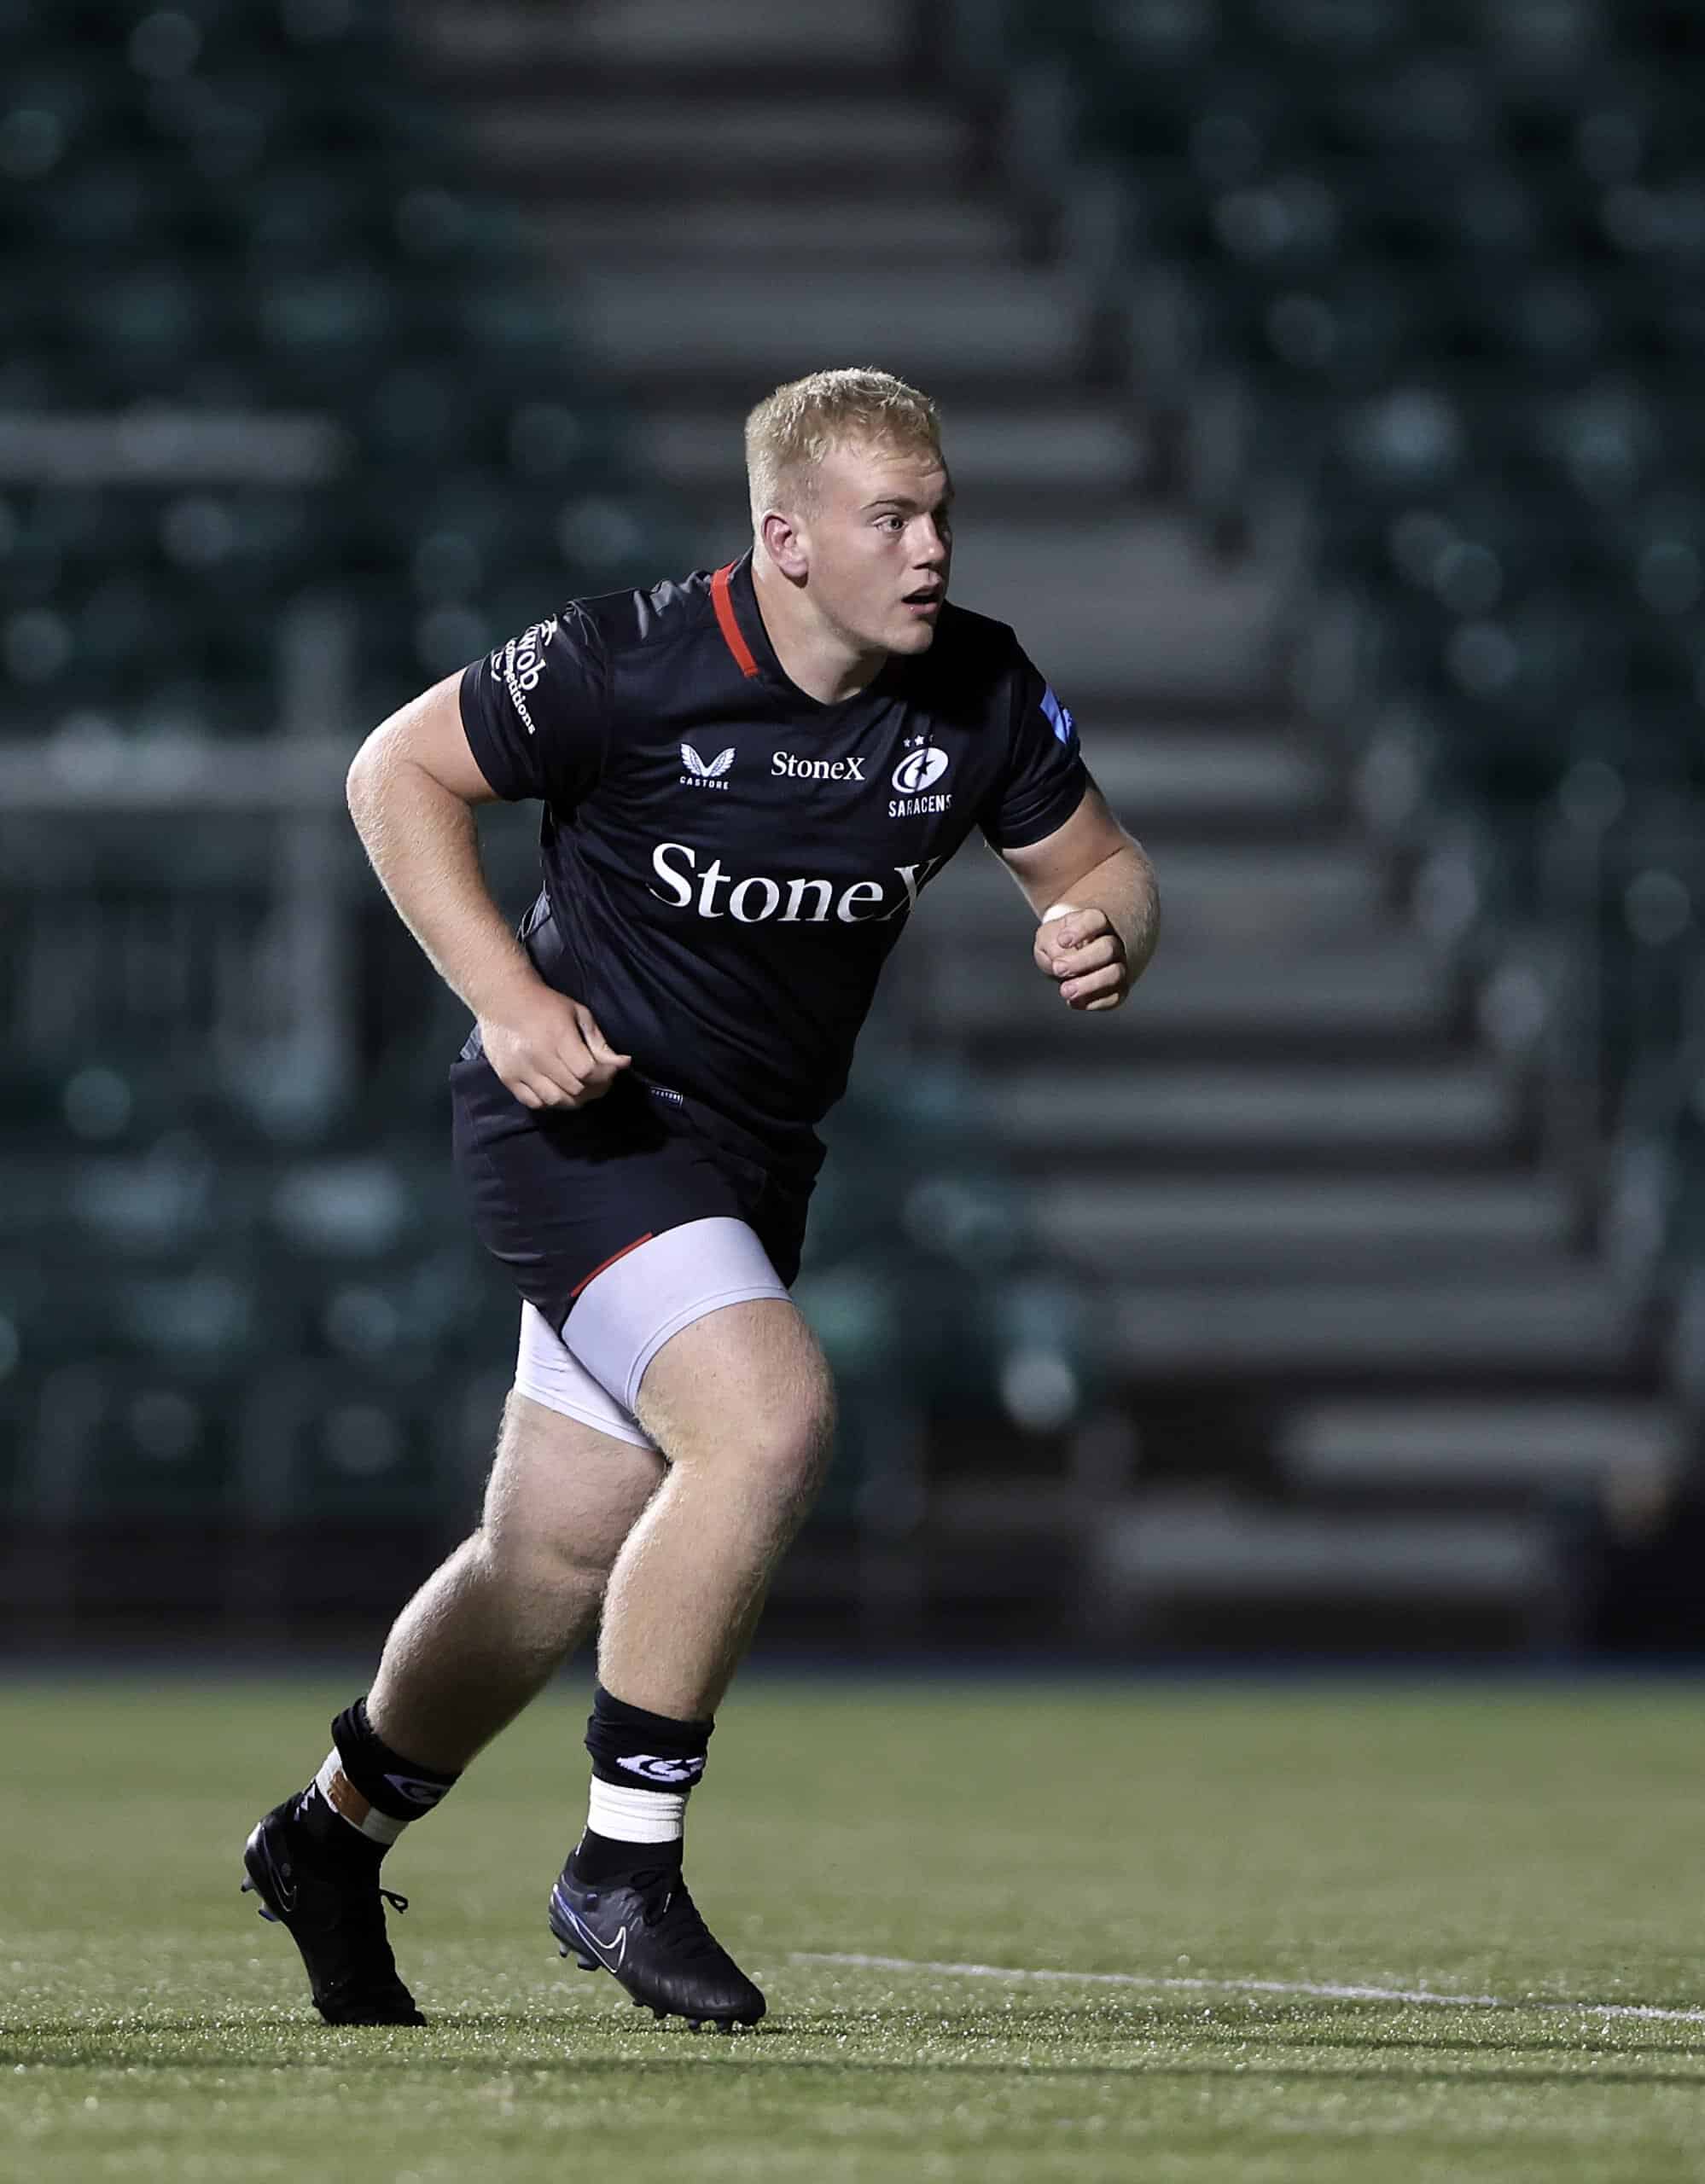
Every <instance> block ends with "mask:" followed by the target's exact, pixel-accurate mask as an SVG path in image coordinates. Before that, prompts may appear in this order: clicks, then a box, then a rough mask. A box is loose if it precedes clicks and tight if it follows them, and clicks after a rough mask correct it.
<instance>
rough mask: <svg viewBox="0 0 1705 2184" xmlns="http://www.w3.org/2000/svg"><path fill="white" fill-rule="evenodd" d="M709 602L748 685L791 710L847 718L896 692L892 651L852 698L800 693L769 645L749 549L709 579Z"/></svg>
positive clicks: (895, 663)
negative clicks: (827, 699)
mask: <svg viewBox="0 0 1705 2184" xmlns="http://www.w3.org/2000/svg"><path fill="white" fill-rule="evenodd" d="M711 604H712V605H713V607H714V608H715V610H716V619H717V625H718V627H719V629H720V630H721V631H722V639H723V642H724V644H725V645H726V646H727V647H728V650H729V653H730V658H731V659H733V661H734V664H735V665H736V667H738V668H739V670H740V671H741V673H742V675H743V676H745V677H747V678H748V681H754V682H761V683H765V684H766V685H767V686H768V688H770V689H771V692H772V693H773V694H776V695H777V696H778V697H780V698H782V699H783V700H784V701H785V703H786V705H787V706H788V711H789V712H800V713H806V714H823V715H830V714H832V715H834V716H835V717H836V718H842V719H844V718H845V717H847V716H848V715H849V714H851V713H853V712H856V710H857V708H858V706H859V705H860V704H862V703H863V702H864V700H865V699H867V698H868V699H876V700H886V699H887V697H889V696H890V695H891V694H892V691H893V677H894V676H895V675H896V673H898V672H899V670H900V667H901V665H902V663H901V662H900V661H899V660H898V659H895V657H894V655H893V653H890V654H889V656H888V658H887V659H886V660H885V661H884V662H883V663H882V669H881V671H880V672H879V673H878V674H877V675H876V677H875V678H874V680H872V681H871V682H869V683H866V684H865V685H864V688H863V689H862V690H859V691H858V692H856V693H855V694H853V696H852V697H850V698H841V699H839V700H837V701H836V702H835V704H834V705H825V704H824V703H823V700H822V699H821V698H813V697H812V694H810V692H809V691H807V690H801V689H800V686H799V684H798V683H795V682H794V679H793V677H791V676H790V675H789V674H788V671H787V670H786V669H785V668H784V667H783V665H782V663H781V660H780V659H779V658H778V657H777V653H776V648H775V647H774V645H772V644H771V642H770V633H769V631H768V630H766V629H765V627H764V616H763V613H762V611H761V610H760V608H759V605H758V592H757V588H756V586H755V585H754V583H753V579H752V549H751V548H750V547H749V546H748V548H747V549H746V551H745V552H744V553H743V554H742V555H741V556H740V558H739V560H738V561H730V562H729V563H728V564H727V565H726V566H724V567H723V568H720V569H719V570H718V571H717V572H716V574H715V575H714V576H713V578H711Z"/></svg>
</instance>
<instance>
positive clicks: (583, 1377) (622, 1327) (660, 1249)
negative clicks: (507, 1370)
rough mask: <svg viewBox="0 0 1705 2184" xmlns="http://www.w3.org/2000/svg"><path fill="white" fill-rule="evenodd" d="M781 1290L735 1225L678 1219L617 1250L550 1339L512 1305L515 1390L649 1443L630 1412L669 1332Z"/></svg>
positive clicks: (717, 1219) (532, 1309) (538, 1321)
mask: <svg viewBox="0 0 1705 2184" xmlns="http://www.w3.org/2000/svg"><path fill="white" fill-rule="evenodd" d="M787 1295H788V1292H787V1290H786V1288H785V1287H784V1286H783V1282H782V1280H781V1277H780V1275H777V1272H776V1269H774V1267H772V1266H771V1263H770V1259H769V1254H768V1253H767V1252H765V1249H764V1246H762V1245H761V1244H760V1243H759V1240H758V1239H757V1237H756V1235H755V1234H754V1233H753V1231H752V1230H751V1229H748V1227H747V1225H746V1223H744V1222H743V1221H736V1220H734V1219H732V1218H731V1217H730V1216H728V1215H726V1214H716V1215H713V1216H712V1217H710V1218H708V1219H707V1220H703V1221H684V1222H683V1223H681V1225H680V1227H679V1228H678V1229H665V1230H664V1231H663V1233H662V1234H661V1235H660V1236H652V1237H649V1238H648V1239H647V1240H646V1241H645V1242H644V1243H643V1244H640V1245H637V1246H635V1248H634V1249H633V1250H632V1251H630V1252H623V1253H622V1255H621V1257H620V1258H618V1259H617V1260H615V1261H614V1263H613V1264H611V1265H609V1266H607V1267H606V1268H605V1269H603V1271H602V1274H596V1275H593V1277H592V1279H591V1281H589V1282H588V1283H587V1284H586V1287H585V1288H584V1289H583V1290H582V1291H581V1292H580V1294H579V1298H577V1299H576V1300H575V1304H574V1308H573V1310H572V1311H571V1312H570V1313H569V1315H568V1317H567V1321H566V1322H565V1323H564V1326H563V1329H562V1333H561V1334H560V1335H559V1334H558V1333H556V1330H555V1329H554V1328H553V1327H552V1326H551V1324H550V1321H549V1320H547V1319H546V1318H545V1316H544V1313H543V1312H541V1311H539V1310H538V1308H537V1307H536V1306H535V1305H532V1304H523V1305H522V1306H521V1354H520V1356H518V1357H517V1359H516V1361H515V1386H516V1387H517V1388H518V1389H519V1390H520V1391H521V1394H522V1395H524V1396H527V1397H530V1398H531V1399H532V1401H533V1402H534V1403H543V1404H544V1407H545V1409H547V1410H555V1411H560V1412H561V1413H562V1415H563V1416H564V1417H565V1418H578V1419H579V1420H580V1422H581V1423H582V1424H583V1425H585V1426H596V1428H597V1429H598V1431H599V1432H601V1433H608V1434H611V1435H613V1436H614V1438H615V1439H616V1440H618V1441H631V1443H633V1445H634V1446H635V1447H636V1448H639V1449H655V1448H656V1446H657V1443H655V1441H654V1440H653V1439H652V1438H651V1436H650V1435H649V1433H648V1432H646V1430H645V1428H644V1427H643V1426H642V1425H641V1424H640V1422H639V1420H638V1419H637V1417H636V1416H635V1415H634V1405H635V1403H637V1401H638V1399H639V1384H640V1382H641V1381H642V1380H643V1379H644V1377H645V1368H646V1367H647V1366H648V1365H649V1363H650V1362H651V1361H652V1359H653V1358H654V1357H655V1356H656V1355H657V1353H658V1351H659V1350H660V1349H661V1348H662V1347H663V1345H664V1344H665V1343H666V1342H667V1341H668V1339H669V1338H670V1336H671V1335H672V1334H678V1333H680V1332H681V1329H682V1328H683V1327H690V1326H691V1325H692V1323H693V1321H695V1320H701V1319H703V1318H704V1316H706V1314H707V1312H715V1311H719V1310H721V1309H722V1307H723V1306H724V1304H748V1303H750V1302H751V1301H752V1299H753V1298H759V1297H779V1298H782V1299H783V1302H784V1303H785V1301H786V1299H787Z"/></svg>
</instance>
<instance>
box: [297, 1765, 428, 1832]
mask: <svg viewBox="0 0 1705 2184" xmlns="http://www.w3.org/2000/svg"><path fill="white" fill-rule="evenodd" d="M314 1787H315V1788H316V1789H317V1791H318V1792H319V1793H320V1795H321V1796H322V1797H323V1798H324V1799H325V1801H326V1803H327V1804H329V1806H330V1807H331V1809H332V1810H333V1811H334V1812H335V1814H336V1815H337V1816H338V1818H339V1819H340V1820H346V1821H348V1822H349V1825H350V1826H351V1827H352V1828H354V1829H355V1831H356V1833H358V1834H359V1835H364V1836H365V1837H366V1838H367V1839H368V1841H369V1842H370V1843H383V1844H386V1845H387V1846H388V1845H389V1844H393V1843H394V1842H395V1841H396V1839H397V1838H398V1837H399V1835H400V1834H401V1833H402V1832H403V1830H404V1828H405V1827H407V1826H408V1824H409V1823H408V1821H405V1820H393V1819H392V1817H391V1815H390V1814H389V1813H387V1812H379V1811H377V1810H375V1808H374V1807H373V1806H372V1805H371V1804H369V1803H368V1801H367V1799H366V1798H364V1797H363V1796H362V1794H361V1792H360V1791H359V1790H358V1789H357V1788H356V1786H355V1785H354V1783H353V1782H352V1781H351V1780H350V1779H349V1777H348V1775H346V1774H345V1773H344V1771H343V1762H342V1760H341V1759H340V1758H339V1757H338V1753H337V1747H336V1746H335V1745H334V1746H333V1747H332V1749H331V1750H330V1751H329V1752H328V1753H327V1754H326V1756H325V1763H324V1764H323V1766H322V1767H321V1769H320V1771H319V1773H318V1774H317V1775H315V1777H314Z"/></svg>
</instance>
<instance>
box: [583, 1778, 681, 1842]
mask: <svg viewBox="0 0 1705 2184" xmlns="http://www.w3.org/2000/svg"><path fill="white" fill-rule="evenodd" d="M686 1812H687V1793H686V1792H685V1791H684V1790H679V1791H673V1790H629V1789H626V1788H624V1787H623V1786H622V1785H621V1784H620V1782H601V1781H599V1780H598V1779H597V1777H596V1775H594V1776H593V1778H592V1788H591V1796H590V1798H588V1800H587V1804H586V1825H587V1827H590V1828H591V1831H592V1833H594V1834H595V1835H602V1836H605V1837H607V1838H608V1839H609V1840H610V1841H611V1842H613V1843H678V1842H679V1841H680V1839H681V1837H682V1834H683V1833H684V1827H685V1821H686Z"/></svg>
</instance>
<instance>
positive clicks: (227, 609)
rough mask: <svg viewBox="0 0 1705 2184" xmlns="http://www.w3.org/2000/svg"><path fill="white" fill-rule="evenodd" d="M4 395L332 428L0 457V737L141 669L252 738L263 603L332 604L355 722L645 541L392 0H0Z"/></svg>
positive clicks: (131, 681) (599, 423)
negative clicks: (277, 0) (159, 467)
mask: <svg viewBox="0 0 1705 2184" xmlns="http://www.w3.org/2000/svg"><path fill="white" fill-rule="evenodd" d="M0 74H3V79H4V81H5V84H6V93H5V96H4V101H3V104H4V107H5V111H4V112H3V113H0V238H3V241H4V243H5V246H6V247H5V260H4V262H5V266H6V271H5V275H4V277H3V282H0V296H3V302H4V305H5V314H6V318H7V324H8V334H9V340H8V348H7V357H6V360H5V363H4V364H3V366H0V411H7V412H11V411H20V412H24V413H26V414H27V413H29V412H37V413H39V412H41V411H44V410H51V411H53V412H55V413H57V414H60V415H73V416H75V415H85V416H87V415H96V414H99V413H106V412H112V411H135V410H137V409H138V408H139V407H145V406H146V405H157V406H158V405H164V406H166V407H167V408H169V409H171V410H174V411H178V412H188V413H189V414H191V415H195V414H198V413H204V412H206V411H207V410H223V411H227V412H229V411H236V412H241V413H247V414H250V415H253V414H256V413H278V412H288V413H293V414H300V413H314V414H318V415H323V416H324V417H326V418H328V419H329V420H331V421H335V425H336V427H337V428H338V431H339V437H340V444H341V447H342V450H343V462H342V466H341V475H340V476H339V477H338V478H337V479H335V480H334V481H332V482H330V483H328V484H324V485H317V486H312V487H303V486H300V485H296V486H287V485H267V484H265V483H264V482H250V483H247V484H243V485H238V484H236V483H235V482H227V481H222V480H219V479H208V480H206V481H204V482H203V483H202V484H201V485H200V487H199V488H191V487H189V486H184V485H175V486H174V485H171V484H156V485H142V484H137V483H135V482H120V481H117V480H115V481H113V483H111V484H110V485H107V486H105V487H104V488H102V489H99V490H96V489H91V488H89V487H86V486H85V487H67V486H66V485H63V484H62V483H60V482H57V481H55V480H54V479H37V478H32V476H31V475H30V472H29V466H28V464H27V462H23V463H21V464H20V463H19V462H13V463H12V464H11V465H7V464H4V463H0V735H16V734H19V733H20V732H23V733H30V732H34V731H38V730H41V729H52V728H53V727H54V726H55V725H56V724H58V723H60V722H61V721H62V720H63V719H64V717H66V716H67V713H71V712H88V711H89V710H90V708H91V707H92V708H95V709H97V710H99V711H101V712H103V713H105V714H107V715H108V716H110V717H111V718H112V719H113V721H114V722H116V723H118V724H119V728H120V729H128V727H129V726H130V724H131V723H132V721H133V720H134V719H135V718H136V717H137V712H138V711H139V708H140V705H141V701H142V700H143V695H144V694H147V695H148V698H149V699H150V700H152V702H153V703H154V705H155V706H156V707H158V706H160V703H161V700H162V693H170V694H171V696H172V700H173V717H174V718H175V719H176V721H177V723H179V724H180V725H187V726H189V728H191V729H195V730H196V731H198V732H207V733H214V734H218V733H232V732H236V733H248V734H253V733H255V732H258V731H259V730H261V729H264V726H265V723H266V720H267V717H268V714H269V712H270V710H271V707H270V704H269V700H270V697H271V683H272V678H273V674H274V663H273V659H272V653H271V645H270V643H269V642H268V640H269V633H270V631H271V630H272V628H273V627H274V625H275V624H276V618H277V616H278V613H279V612H280V609H281V607H282V606H283V604H284V603H285V602H286V601H288V600H289V599H290V598H291V597H293V596H294V595H299V594H300V593H301V592H303V591H305V590H311V589H315V588H319V589H332V590H336V591H337V592H338V593H339V594H340V596H342V597H344V598H346V600H349V601H355V602H358V605H359V609H360V624H361V625H360V629H359V632H358V646H357V649H356V657H357V659H358V662H359V665H360V687H359V688H358V690H357V691H356V692H355V693H354V694H353V696H354V699H355V701H356V703H357V706H358V711H359V713H360V715H361V716H362V717H372V716H373V715H374V712H375V708H376V709H377V711H378V712H384V711H387V710H389V708H390V706H393V705H394V704H395V703H397V702H399V700H400V699H401V698H402V697H404V696H405V695H407V694H409V693H410V691H412V690H413V689H414V688H418V687H419V685H420V683H422V681H424V680H426V679H428V677H432V676H435V675H438V674H441V673H443V672H444V671H446V670H447V669H448V668H450V667H452V666H454V665H458V664H459V663H460V661H462V660H463V659H467V658H468V657H469V656H470V655H471V654H472V653H474V652H476V651H478V650H479V649H480V648H481V646H483V645H484V644H486V642H494V641H495V639H496V636H498V634H499V633H501V632H503V631H504V630H507V629H508V628H509V626H510V625H511V624H513V625H514V626H515V627H524V626H525V625H526V624H527V622H529V621H531V620H532V619H535V618H536V616H537V615H538V613H539V612H540V611H541V609H542V607H543V606H544V603H546V602H548V601H550V600H552V599H554V598H556V597H559V596H561V595H563V594H565V593H567V592H570V591H573V590H576V589H582V590H584V589H588V588H591V586H592V585H593V584H594V583H596V584H609V583H611V582H614V581H618V580H620V577H621V576H622V575H623V573H624V572H627V571H634V572H637V571H638V570H639V569H640V568H642V567H645V566H650V565H651V564H652V562H653V561H654V559H655V555H656V553H657V552H658V551H659V550H660V541H659V539H658V537H657V535H656V534H657V532H658V531H659V530H660V528H663V527H664V526H665V520H666V519H665V512H664V510H663V509H662V508H661V506H660V504H656V503H654V504H652V505H647V504H646V503H645V497H644V495H643V492H642V493H641V494H640V495H639V496H637V497H635V496H633V495H632V494H631V491H624V481H625V480H626V479H627V478H628V477H629V475H630V469H631V466H630V465H629V464H628V463H627V462H626V461H625V459H624V452H623V445H622V426H621V419H620V407H619V404H617V403H616V402H615V401H614V399H613V398H612V395H611V393H610V392H609V391H608V390H601V389H599V388H598V387H597V386H596V385H594V384H591V382H590V381H589V376H588V375H587V374H586V372H585V369H584V367H583V366H580V367H577V363H576V358H575V342H574V336H573V326H572V324H571V323H570V322H569V320H568V318H567V315H566V314H565V311H564V310H563V308H562V304H561V303H560V301H559V300H558V299H557V298H556V295H554V294H552V293H550V292H548V291H547V290H546V288H544V285H543V283H542V281H541V279H540V277H539V276H538V273H537V272H536V270H534V266H533V262H532V251H531V246H530V243H529V241H528V238H527V235H526V233H525V231H524V229H522V226H521V222H520V220H519V219H518V218H517V216H516V215H515V212H513V211H512V210H511V209H510V208H509V207H508V206H503V205H502V204H501V203H498V202H496V201H493V200H492V199H491V198H490V197H489V196H488V195H482V194H481V192H480V190H479V189H476V188H474V187H473V186H472V185H471V183H469V181H468V177H467V174H466V173H465V171H463V167H462V166H461V164H460V162H459V160H458V159H457V153H456V150H455V138H454V134H453V131H447V130H446V129H445V125H444V116H443V114H442V113H441V111H440V110H439V108H438V107H437V106H436V105H435V103H434V100H433V99H432V97H431V96H429V95H428V94H425V93H423V92H420V91H416V90H414V89H412V88H411V87H410V78H409V73H408V70H407V68H406V67H405V66H404V65H402V63H401V60H400V56H399V50H398V49H397V47H396V45H395V44H394V41H393V35H392V32H391V30H390V28H389V26H388V24H387V11H386V10H385V9H382V8H381V7H376V6H373V5H370V4H369V0H362V4H361V5H359V6H357V5H355V4H352V0H286V4H282V5H279V6H272V5H265V4H260V0H247V3H246V4H241V5H227V6H224V7H218V8H202V9H196V10H195V11H193V12H191V13H179V12H177V11H174V10H170V9H146V8H143V7H142V6H140V5H137V6H125V5H116V4H115V5H113V6H109V7H102V6H93V7H89V8H63V9H61V8H53V9H49V8H47V7H45V6H29V5H25V4H22V0H20V4H19V5H17V6H15V7H13V8H12V9H9V11H8V12H7V15H6V17H5V19H4V20H3V21H0Z"/></svg>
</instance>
